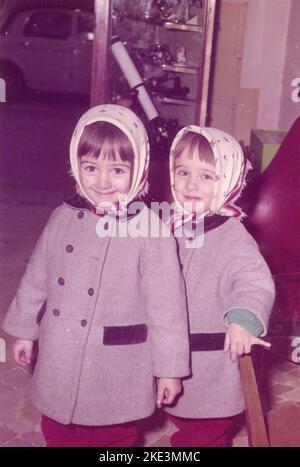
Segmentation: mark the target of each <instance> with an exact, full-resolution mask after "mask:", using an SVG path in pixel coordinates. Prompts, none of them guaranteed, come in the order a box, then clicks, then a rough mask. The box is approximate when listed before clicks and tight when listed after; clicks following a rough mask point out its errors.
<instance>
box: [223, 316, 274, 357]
mask: <svg viewBox="0 0 300 467" xmlns="http://www.w3.org/2000/svg"><path fill="white" fill-rule="evenodd" d="M254 344H258V345H263V346H265V347H271V344H270V343H269V342H266V341H264V340H263V339H260V338H259V337H255V336H253V334H251V333H250V332H248V331H247V330H246V329H245V328H243V327H242V326H240V325H239V324H236V323H231V324H230V325H229V327H228V331H227V332H226V336H225V344H224V351H225V352H228V351H229V350H230V359H231V361H232V362H235V361H236V358H237V356H238V355H239V356H240V355H243V354H244V353H250V352H251V347H252V345H254Z"/></svg>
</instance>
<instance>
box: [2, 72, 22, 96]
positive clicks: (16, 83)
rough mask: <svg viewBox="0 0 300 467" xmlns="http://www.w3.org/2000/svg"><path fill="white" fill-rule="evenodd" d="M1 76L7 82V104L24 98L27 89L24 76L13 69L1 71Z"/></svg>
mask: <svg viewBox="0 0 300 467" xmlns="http://www.w3.org/2000/svg"><path fill="white" fill-rule="evenodd" d="M0 76H1V78H2V79H3V80H4V82H5V97H6V102H8V101H10V100H13V99H20V98H22V97H24V95H25V91H26V87H25V82H24V78H23V76H22V74H21V73H20V72H19V71H17V70H13V69H11V70H10V69H6V70H5V69H4V70H1V71H0Z"/></svg>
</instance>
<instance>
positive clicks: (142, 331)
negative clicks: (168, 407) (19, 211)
mask: <svg viewBox="0 0 300 467" xmlns="http://www.w3.org/2000/svg"><path fill="white" fill-rule="evenodd" d="M70 162H71V168H72V175H73V177H74V178H75V181H76V186H77V194H76V195H74V196H73V197H72V198H71V199H68V200H67V201H65V203H64V204H63V205H61V206H59V207H58V208H56V209H55V210H54V212H53V213H52V215H51V217H50V220H49V221H48V223H47V225H46V227H45V229H44V231H43V233H42V235H41V237H40V239H39V241H38V243H37V245H36V248H35V250H34V252H33V255H32V257H31V259H30V261H29V263H28V266H27V269H26V271H25V274H24V276H23V278H22V281H21V284H20V287H19V289H18V292H17V295H16V297H15V299H14V300H13V302H12V304H11V306H10V308H9V311H8V313H7V315H6V317H5V320H4V330H5V331H7V332H8V333H9V334H11V335H13V336H15V337H16V338H17V339H16V341H15V344H14V356H15V360H16V361H17V362H18V363H20V364H23V365H28V364H29V363H30V361H31V358H32V346H33V342H34V341H35V340H37V339H38V340H39V353H38V358H37V363H36V367H35V371H34V377H33V401H34V403H35V405H36V406H37V408H38V409H39V410H40V411H41V413H42V414H43V417H42V431H43V433H44V436H45V438H46V442H47V445H48V446H130V445H135V444H136V442H137V435H138V431H137V424H136V423H135V421H136V420H139V419H142V418H145V417H148V416H149V415H151V414H152V413H153V411H154V410H155V407H156V404H157V405H160V404H162V403H166V404H168V403H171V402H172V401H173V399H174V397H175V396H176V395H177V394H178V393H179V392H180V390H181V382H180V379H179V378H181V377H182V376H186V375H188V374H189V350H188V331H187V316H186V300H185V296H184V285H183V280H182V277H181V272H180V267H179V264H178V260H177V253H176V242H175V240H174V238H172V237H171V236H169V237H166V236H164V237H162V236H160V237H155V238H151V237H150V236H147V235H146V234H141V235H132V236H130V235H128V236H113V235H112V234H110V231H109V235H100V231H101V232H102V233H103V232H105V226H106V225H107V226H111V225H119V227H120V228H121V226H123V225H126V224H127V227H128V231H132V232H134V231H135V230H136V229H134V228H133V227H135V226H137V225H138V224H141V223H143V222H145V219H147V218H151V219H153V217H155V215H154V213H152V212H151V211H150V210H149V209H148V208H147V207H146V206H145V204H144V203H141V202H139V210H137V211H136V212H134V211H133V210H132V209H131V208H132V203H133V201H134V200H135V199H137V198H140V197H141V196H142V195H143V193H145V191H146V189H147V172H148V163H149V146H148V138H147V134H146V131H145V128H144V126H143V124H142V122H141V121H140V120H139V119H138V117H137V116H136V115H135V114H134V113H133V112H131V111H130V110H128V109H126V108H123V107H120V106H115V105H101V106H97V107H94V108H92V109H90V110H88V111H87V112H86V113H85V114H84V115H83V116H82V117H81V118H80V120H79V122H78V124H77V126H76V128H75V130H74V133H73V136H72V140H71V145H70ZM155 222H156V224H157V223H159V218H158V216H156V218H155ZM99 223H100V224H99ZM99 225H100V227H101V226H102V227H103V228H101V229H100V230H99ZM162 257H163V258H164V260H163V262H162V260H161V258H162ZM170 277H171V279H170ZM156 383H157V385H156ZM156 386H157V390H156Z"/></svg>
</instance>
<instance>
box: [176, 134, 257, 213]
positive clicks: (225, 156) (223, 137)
mask: <svg viewBox="0 0 300 467" xmlns="http://www.w3.org/2000/svg"><path fill="white" fill-rule="evenodd" d="M188 132H195V133H198V134H200V135H202V136H204V137H205V138H206V139H207V140H208V141H209V143H210V145H211V149H212V151H213V154H214V158H215V170H216V178H217V180H216V182H215V186H214V195H213V200H212V205H211V209H210V211H209V212H206V213H204V215H205V216H208V215H213V214H218V215H221V216H230V217H239V218H242V217H244V216H245V214H244V213H243V211H242V209H241V208H240V207H238V206H236V204H235V202H236V201H237V199H238V198H239V197H240V194H241V192H242V190H243V188H244V186H245V184H246V182H245V179H246V175H247V172H248V170H249V169H250V168H251V164H250V162H249V161H247V160H246V159H245V157H244V154H243V150H242V148H241V146H240V144H239V143H238V142H237V141H236V140H235V139H234V138H233V137H232V136H230V135H229V134H227V133H225V132H224V131H221V130H217V129H216V128H210V127H199V126H197V125H188V126H186V127H184V128H182V129H181V130H180V131H179V132H178V133H177V135H176V136H175V138H174V141H173V143H172V146H171V151H170V176H171V189H172V194H173V197H174V200H175V202H176V210H177V214H178V215H181V216H182V214H183V213H184V209H183V207H182V206H181V204H180V203H179V202H178V200H177V198H176V193H175V191H174V166H175V164H174V162H175V161H174V149H175V147H176V145H177V143H178V141H179V140H180V139H181V138H182V137H183V136H184V135H185V134H186V133H188ZM184 214H186V215H185V216H184V217H185V219H186V220H188V218H189V217H191V216H192V213H184ZM201 217H203V216H201Z"/></svg>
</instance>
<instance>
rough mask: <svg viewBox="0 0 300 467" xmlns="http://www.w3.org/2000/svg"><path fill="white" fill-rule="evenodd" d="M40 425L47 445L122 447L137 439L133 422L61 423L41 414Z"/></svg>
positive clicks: (131, 444) (133, 443)
mask: <svg viewBox="0 0 300 467" xmlns="http://www.w3.org/2000/svg"><path fill="white" fill-rule="evenodd" d="M41 427H42V432H43V435H44V437H45V440H46V443H47V447H71V446H73V447H74V446H78V447H104V446H106V447H124V446H134V445H136V441H137V439H138V429H137V427H136V425H135V423H123V424H120V425H109V426H82V425H74V424H71V425H62V424H61V423H58V422H55V421H54V420H52V419H51V418H48V417H46V416H45V415H43V416H42V421H41Z"/></svg>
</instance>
